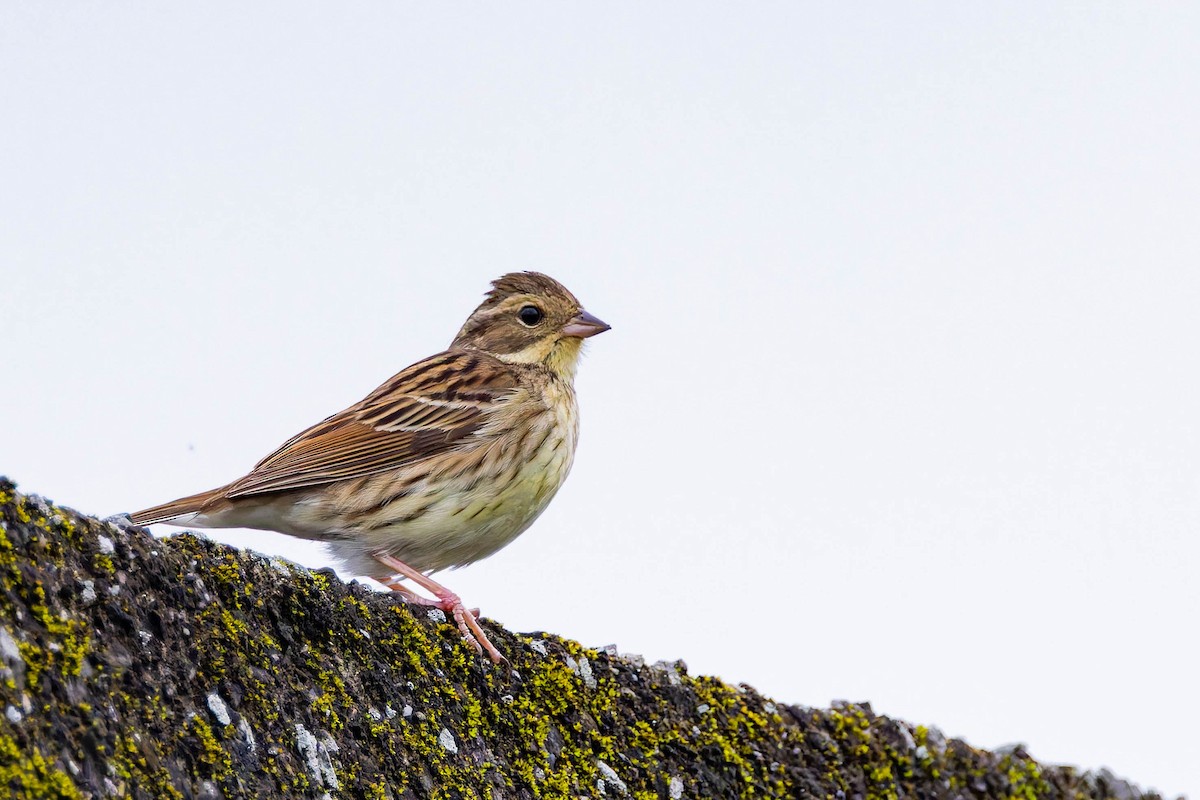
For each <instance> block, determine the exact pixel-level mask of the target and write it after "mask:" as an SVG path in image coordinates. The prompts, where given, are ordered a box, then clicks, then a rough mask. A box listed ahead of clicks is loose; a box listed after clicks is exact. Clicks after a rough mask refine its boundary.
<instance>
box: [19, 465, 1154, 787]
mask: <svg viewBox="0 0 1200 800" xmlns="http://www.w3.org/2000/svg"><path fill="white" fill-rule="evenodd" d="M81 587H83V588H81ZM85 590H86V591H85ZM425 611H426V609H422V608H409V607H407V606H405V605H403V604H402V603H399V602H397V600H396V599H395V598H394V597H393V596H392V595H390V594H385V593H374V592H368V591H365V590H364V589H363V587H361V586H357V585H346V584H344V583H342V582H341V581H339V580H338V579H337V578H336V576H334V575H331V574H330V573H329V572H327V571H320V572H310V571H308V570H305V569H303V568H301V567H297V566H295V565H292V564H288V563H286V562H284V561H282V560H280V559H267V558H264V557H262V556H258V555H255V554H253V553H249V552H245V551H239V550H235V549H232V548H229V547H226V546H224V545H220V544H215V543H213V542H210V541H207V540H205V539H202V538H198V537H196V536H194V535H192V534H188V533H184V534H180V535H177V536H173V537H171V538H169V539H161V540H160V539H155V538H153V537H152V536H151V535H150V534H149V533H148V532H147V531H145V530H144V529H141V528H137V527H135V526H129V525H118V524H110V523H106V522H102V521H100V520H97V519H94V518H90V517H86V516H83V515H81V514H78V513H75V512H73V511H70V510H68V509H65V508H61V507H57V506H53V505H51V504H49V503H46V502H45V501H42V500H40V499H37V498H33V497H29V496H25V495H22V494H20V493H19V492H17V491H16V488H15V486H14V485H13V484H12V483H11V482H9V481H7V480H4V479H0V708H3V709H5V713H4V714H0V795H2V796H6V797H8V796H11V797H13V798H20V799H22V800H24V799H25V798H31V799H32V798H39V799H40V798H73V799H75V798H107V797H129V798H137V799H138V800H153V799H157V798H167V797H174V798H205V797H212V798H218V797H220V798H243V797H244V798H251V797H253V798H320V797H330V798H385V799H387V800H416V799H417V798H434V797H437V798H452V797H453V798H483V797H493V798H499V797H504V798H516V799H524V798H535V797H593V798H595V797H598V796H600V795H601V793H603V795H604V796H608V797H620V796H625V795H628V796H631V797H664V798H727V797H728V798H736V797H749V796H755V797H812V798H824V797H842V798H871V797H893V798H894V797H912V798H918V797H919V798H947V800H949V799H950V798H954V797H963V798H970V800H987V799H988V798H997V799H999V798H1012V797H1018V798H1062V799H1063V800H1079V799H1082V798H1096V800H1101V798H1105V797H1118V798H1120V800H1142V799H1143V798H1147V799H1148V798H1152V797H1155V796H1154V795H1149V794H1145V793H1142V792H1140V791H1139V790H1138V789H1136V788H1135V787H1133V786H1132V785H1130V784H1129V783H1127V782H1126V781H1123V780H1121V779H1119V778H1117V777H1115V776H1113V775H1111V774H1109V773H1107V772H1104V773H1100V774H1098V775H1093V774H1088V773H1084V774H1080V773H1077V772H1076V771H1074V770H1072V769H1070V768H1063V767H1054V766H1047V765H1042V764H1039V763H1037V762H1035V761H1034V760H1033V759H1032V758H1030V757H1029V756H1028V755H1027V754H1026V753H1025V751H1024V750H1023V749H1022V748H1013V749H1011V750H1008V751H1006V752H999V753H989V752H986V751H982V750H977V749H975V748H972V747H970V746H968V745H967V744H965V743H963V742H961V741H958V740H954V739H950V740H945V739H943V738H942V737H941V735H940V733H937V732H936V729H932V728H925V727H921V726H912V725H909V724H907V723H903V722H898V721H894V720H891V719H888V718H886V717H882V716H878V715H876V714H875V713H874V712H873V711H872V710H871V708H870V707H869V706H868V705H865V704H855V703H848V702H842V703H839V704H837V706H836V707H835V708H832V709H828V710H819V709H809V708H800V707H797V706H787V705H784V704H782V703H780V704H778V705H777V704H775V703H772V702H771V701H770V700H768V699H766V698H763V697H761V696H760V695H759V694H758V693H757V692H755V691H754V690H753V689H752V688H751V687H747V686H744V685H743V686H738V687H734V686H730V685H727V684H725V683H723V682H721V681H719V680H717V679H715V678H710V677H703V676H698V677H697V676H692V675H690V674H689V673H688V671H687V668H686V665H684V664H683V662H674V663H660V664H656V665H653V666H646V665H645V664H644V662H643V661H642V659H641V658H640V657H636V656H634V657H630V656H619V655H617V652H616V648H615V647H609V648H602V649H600V650H591V649H588V648H585V647H583V646H581V645H579V644H577V643H575V642H572V641H569V640H566V639H562V638H559V637H556V636H553V635H550V634H545V633H538V634H535V635H521V634H514V633H511V632H508V631H505V630H503V629H502V628H500V627H499V626H498V625H496V624H495V623H494V622H491V621H485V623H484V624H485V625H486V627H487V629H488V633H489V636H491V638H492V641H493V642H495V643H496V645H497V646H498V647H499V648H500V650H501V651H503V652H504V653H505V654H506V655H507V656H508V657H509V659H510V660H511V662H512V668H511V669H509V668H506V667H498V666H495V665H493V664H492V663H491V662H490V661H489V660H487V659H484V658H480V657H478V656H477V655H476V654H475V652H474V651H473V650H472V649H471V648H470V647H469V646H468V645H466V644H465V643H464V642H463V641H462V638H461V637H460V636H459V634H458V631H457V629H456V628H455V627H454V626H453V624H449V623H446V622H443V621H441V620H438V619H432V618H430V616H429V615H428V614H426V613H425ZM381 709H383V710H384V711H383V712H381V711H380V710H381ZM397 709H399V711H398V710H397Z"/></svg>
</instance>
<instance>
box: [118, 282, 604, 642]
mask: <svg viewBox="0 0 1200 800" xmlns="http://www.w3.org/2000/svg"><path fill="white" fill-rule="evenodd" d="M492 287H493V288H492V290H491V291H490V292H488V294H487V297H486V299H485V300H484V301H483V303H482V304H480V306H479V307H478V308H477V309H475V312H474V313H473V314H471V316H470V317H469V318H468V319H467V321H466V324H464V325H463V327H462V330H460V331H459V332H458V336H456V337H455V338H454V341H453V342H451V344H450V348H449V349H448V350H446V351H445V352H442V353H438V354H437V355H435V356H431V357H430V358H427V359H425V360H424V361H418V362H417V363H416V364H413V365H412V366H411V367H409V368H408V369H406V370H404V371H402V372H400V373H399V374H398V375H396V376H394V377H393V378H391V379H390V380H388V381H387V382H386V383H384V384H383V385H382V386H380V387H379V388H378V389H376V390H375V391H373V392H371V393H370V394H369V395H367V396H366V398H364V399H363V400H361V401H359V402H358V403H355V404H354V405H352V406H350V407H349V408H347V409H346V410H345V411H341V412H338V413H337V414H334V415H333V416H331V417H329V418H328V419H326V420H324V421H323V422H319V423H317V424H316V425H314V426H312V427H311V428H309V429H308V430H306V431H304V432H302V433H300V434H298V435H296V436H294V437H292V438H291V439H289V440H288V441H287V442H285V443H284V444H283V446H282V447H280V448H279V449H278V450H276V451H275V452H274V453H272V454H271V455H269V456H267V457H266V458H264V459H263V460H262V461H260V462H258V464H257V465H256V466H255V467H254V469H253V470H251V471H250V474H248V475H246V476H245V477H242V478H239V479H237V480H235V481H233V482H232V483H230V484H228V485H226V486H221V487H219V488H217V489H213V490H211V491H208V492H202V493H200V494H196V495H192V496H191V497H184V498H182V499H179V500H175V501H174V502H171V503H166V504H164V505H160V506H155V507H153V508H147V509H146V510H144V511H139V512H137V513H136V514H132V515H130V518H131V519H132V521H133V522H135V523H137V524H141V525H149V524H151V523H155V522H166V523H169V524H172V525H190V526H196V527H202V528H261V529H263V530H271V531H279V532H280V533H286V534H290V535H292V536H299V537H302V538H305V539H318V540H322V541H325V542H328V543H329V544H330V546H331V549H332V552H333V555H334V556H336V557H337V558H339V559H340V560H341V561H342V562H343V563H344V565H345V567H346V568H347V569H348V570H349V571H351V572H352V573H354V574H356V575H369V576H370V577H372V578H375V579H377V580H379V581H380V582H382V583H384V584H385V585H387V586H388V587H389V588H391V589H393V590H394V591H396V592H398V593H399V594H401V595H402V596H404V597H405V598H406V599H408V600H409V601H411V602H416V603H421V604H423V605H434V606H437V607H439V608H442V609H444V610H445V611H448V612H450V613H451V614H453V616H454V619H455V622H457V623H458V627H459V630H461V631H462V634H463V636H464V637H465V638H466V639H467V641H469V642H470V643H471V644H473V645H474V646H475V649H476V650H478V651H479V652H480V653H482V652H483V650H484V649H486V650H487V652H488V654H489V655H490V656H491V658H492V660H493V661H501V660H502V659H503V656H502V655H501V654H500V651H498V650H497V649H496V648H495V646H494V645H492V643H491V642H490V641H488V638H487V635H486V634H485V633H484V632H483V628H482V627H480V625H479V622H478V620H476V618H475V615H476V614H477V613H478V612H474V613H472V612H469V611H467V610H466V608H465V607H464V606H463V603H462V600H460V599H459V597H458V595H456V594H454V593H453V592H451V591H450V590H448V589H446V588H445V587H444V586H442V585H441V584H439V583H436V582H434V581H433V580H432V579H431V578H430V577H429V576H428V574H427V573H431V572H435V571H437V570H441V569H446V568H447V567H459V566H463V565H464V564H470V563H471V562H473V561H478V560H480V559H482V558H486V557H487V556H490V555H491V554H492V553H495V552H496V551H497V550H499V549H500V548H502V547H504V546H505V545H506V544H508V543H509V542H511V541H512V540H513V539H515V538H516V537H517V535H518V534H520V533H521V532H522V531H524V530H525V529H526V528H528V527H529V526H530V524H532V523H533V521H534V520H535V519H537V517H538V515H539V514H541V513H542V511H544V510H545V508H546V506H547V505H548V504H549V503H550V499H551V498H552V497H554V493H555V492H557V491H558V488H559V487H560V486H562V483H563V481H564V480H565V479H566V477H567V472H569V471H570V469H571V462H572V460H573V459H574V455H575V442H576V439H577V438H578V434H579V418H578V414H577V406H576V403H575V389H574V386H573V380H574V377H575V367H576V365H577V363H578V361H579V354H580V351H581V349H582V347H583V340H584V339H586V338H588V337H589V336H595V335H596V334H598V333H603V332H604V331H606V330H608V329H609V326H608V325H606V324H605V323H603V322H601V321H600V320H599V319H597V318H596V317H594V316H592V315H591V314H589V313H587V312H586V311H584V310H583V308H582V307H581V306H580V304H579V301H578V300H576V299H575V296H574V295H572V294H571V293H570V292H569V291H567V289H566V288H565V287H564V286H563V285H562V284H560V283H558V281H555V280H554V279H553V278H550V277H547V276H546V275H542V274H540V273H537V272H514V273H510V274H508V275H505V276H503V277H502V278H500V279H498V280H496V281H494V282H493V283H492ZM405 578H407V579H409V580H411V581H412V582H413V583H415V584H417V585H418V586H421V587H423V588H425V589H426V590H428V591H429V592H430V593H432V594H433V595H434V597H435V598H436V599H429V598H426V597H424V596H423V595H420V594H417V593H416V592H415V591H413V590H412V589H411V588H409V587H408V586H407V585H405V584H403V583H402V582H401V581H403V580H404V579H405Z"/></svg>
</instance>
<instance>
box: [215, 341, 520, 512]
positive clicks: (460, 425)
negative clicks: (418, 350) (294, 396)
mask: <svg viewBox="0 0 1200 800" xmlns="http://www.w3.org/2000/svg"><path fill="white" fill-rule="evenodd" d="M517 386H518V384H517V381H516V378H515V377H514V375H513V373H512V371H511V370H510V369H509V368H508V367H507V366H506V365H505V364H504V363H503V362H501V361H499V360H498V359H495V358H492V357H491V356H487V355H483V354H481V353H474V352H467V351H462V350H450V351H447V352H445V353H441V354H439V355H436V356H433V357H431V358H427V359H425V360H424V361H419V362H417V363H416V364H413V365H412V366H411V367H409V368H407V369H405V370H404V371H403V372H401V373H399V374H398V375H396V376H395V377H393V378H392V379H391V380H389V381H387V382H386V383H384V384H383V385H382V386H380V387H379V388H378V389H376V390H375V391H374V392H372V393H371V394H369V395H368V396H367V397H366V398H365V399H364V400H362V401H361V402H359V403H356V404H355V405H353V406H351V407H350V408H347V409H346V410H345V411H342V412H339V413H337V414H334V415H333V416H332V417H329V418H328V419H326V420H325V421H323V422H319V423H317V424H316V425H314V426H312V427H311V428H309V429H308V430H306V431H304V432H303V433H300V434H299V435H297V436H295V437H293V438H292V439H290V440H289V441H288V442H286V443H285V444H284V445H283V446H282V447H280V448H279V449H278V450H276V451H275V452H274V453H272V454H271V455H269V456H267V457H266V458H264V459H263V460H262V461H260V462H259V463H258V464H257V465H256V466H255V467H254V469H253V470H252V471H251V472H250V474H249V475H246V476H245V477H244V478H241V479H240V480H237V481H234V482H233V483H232V484H230V486H229V491H228V492H227V493H226V495H225V496H226V497H228V498H230V499H233V498H238V497H247V496H250V495H258V494H264V493H267V492H279V491H285V490H288V489H300V488H303V487H306V486H317V485H320V484H325V483H332V482H333V481H340V480H348V479H352V478H360V477H364V476H367V475H375V474H378V473H380V472H386V471H388V470H393V469H398V468H400V467H403V466H406V465H408V464H412V463H415V462H418V461H421V460H423V459H426V458H430V457H431V456H435V455H437V454H439V453H444V452H446V451H447V450H451V449H453V448H455V447H457V446H459V445H461V444H463V443H464V442H466V441H467V440H468V438H469V437H470V436H471V435H472V434H474V433H475V432H476V431H477V430H479V429H480V427H482V426H483V425H484V424H485V423H486V422H487V421H488V419H489V417H490V416H491V414H492V413H493V412H494V411H495V410H496V409H497V408H499V407H500V406H502V405H503V404H504V402H505V401H506V400H507V399H508V398H509V397H510V396H511V395H512V393H513V391H514V390H515V389H516V388H517Z"/></svg>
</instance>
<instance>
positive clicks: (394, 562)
mask: <svg viewBox="0 0 1200 800" xmlns="http://www.w3.org/2000/svg"><path fill="white" fill-rule="evenodd" d="M373 555H374V557H375V560H376V561H378V562H379V563H380V564H383V565H384V566H385V567H387V568H388V569H391V570H395V572H396V576H397V577H400V576H403V577H405V578H408V579H409V580H410V581H412V582H413V583H415V584H417V585H418V586H420V587H422V588H424V589H426V590H428V591H429V593H430V594H432V595H433V596H434V597H436V598H437V600H430V599H428V598H426V597H422V596H421V595H419V594H417V593H416V592H414V591H413V590H412V589H409V588H408V587H407V586H404V585H403V584H401V583H400V581H398V580H389V581H384V583H386V584H387V585H388V587H390V588H391V589H393V590H395V591H397V592H399V593H400V594H402V595H404V597H405V599H407V600H410V601H412V602H415V603H419V604H420V605H430V606H437V607H438V608H440V609H442V610H443V611H448V612H450V613H451V614H453V615H454V622H455V623H456V624H457V625H458V629H459V631H461V632H462V635H463V638H464V639H466V640H467V641H468V642H470V643H471V645H473V646H474V648H475V650H476V651H477V652H478V653H479V654H480V655H482V654H483V652H484V650H487V654H488V655H489V656H490V657H491V659H492V661H495V662H496V663H497V664H499V663H500V662H501V661H508V659H506V658H505V657H504V656H503V655H502V654H501V653H500V651H499V650H497V649H496V647H495V645H493V644H492V643H491V642H490V641H489V640H488V638H487V634H486V633H484V632H483V628H482V627H481V626H480V625H479V621H478V620H476V619H475V617H477V616H479V611H478V609H475V610H473V611H468V610H467V609H466V607H465V606H463V602H462V600H461V599H460V598H459V596H458V595H456V594H455V593H454V592H452V591H450V590H449V589H447V588H446V587H445V586H442V585H441V584H440V583H438V582H437V581H435V580H433V579H432V578H430V577H429V576H428V575H424V574H422V573H421V572H418V571H417V570H415V569H413V568H412V567H410V566H409V565H408V564H405V563H404V562H403V561H401V560H400V559H398V558H395V557H393V556H390V555H388V554H387V553H374V554H373Z"/></svg>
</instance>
